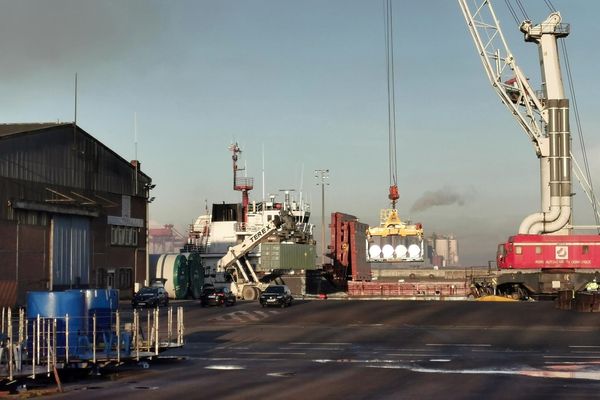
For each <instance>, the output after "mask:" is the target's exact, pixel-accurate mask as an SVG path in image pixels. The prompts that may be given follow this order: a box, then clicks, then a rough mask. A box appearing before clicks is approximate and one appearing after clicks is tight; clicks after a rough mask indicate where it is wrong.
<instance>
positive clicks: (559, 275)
mask: <svg viewBox="0 0 600 400" xmlns="http://www.w3.org/2000/svg"><path fill="white" fill-rule="evenodd" d="M458 2H459V5H460V7H461V10H462V12H463V15H464V17H465V20H466V22H467V26H468V28H469V32H470V33H471V36H472V38H473V41H474V43H475V47H476V49H477V52H478V54H479V56H480V58H481V61H482V64H483V67H484V69H485V72H486V75H487V77H488V79H489V81H490V83H491V85H492V87H493V88H494V90H495V91H496V94H497V95H498V96H499V97H500V99H501V101H502V103H503V104H504V105H505V106H506V107H507V108H508V109H509V111H510V112H511V114H512V115H513V116H514V117H515V119H516V120H517V122H518V123H519V125H520V126H521V128H523V130H524V131H525V133H526V134H527V135H528V136H529V138H530V139H531V141H532V142H533V146H534V150H535V153H536V156H537V157H538V159H539V161H540V172H541V174H540V176H541V210H540V212H536V213H533V214H531V215H529V216H527V217H525V218H524V219H523V221H522V222H521V225H520V227H519V231H518V234H516V235H514V236H511V237H509V239H508V241H507V242H505V243H501V244H500V245H499V246H498V252H497V255H496V261H497V265H498V269H499V270H500V273H499V275H498V276H497V277H496V280H495V282H496V283H495V286H496V287H495V289H497V291H498V293H502V294H505V295H511V296H513V297H519V298H526V297H531V296H533V297H535V296H545V295H555V294H556V293H557V292H558V291H559V290H564V289H573V290H581V289H583V288H584V287H585V285H586V284H587V283H589V282H591V281H594V279H598V278H599V277H600V236H599V235H595V234H574V233H573V230H574V229H599V228H600V212H599V210H600V205H599V204H598V200H597V198H596V196H595V195H594V191H593V187H592V185H591V182H592V181H591V178H590V175H589V168H588V167H587V158H586V157H585V148H583V154H584V170H585V171H586V173H585V174H584V173H583V171H584V170H582V169H581V168H580V166H579V164H578V163H577V162H576V160H575V159H574V158H573V155H572V153H571V132H570V126H569V118H570V116H569V113H570V104H569V99H567V97H566V96H565V90H564V87H563V78H562V72H561V63H560V60H559V47H558V39H560V38H565V37H566V36H568V35H569V33H570V26H569V25H568V24H565V23H563V22H562V19H561V15H560V13H559V12H557V11H554V10H552V12H551V13H550V15H549V16H548V18H546V20H545V21H543V22H542V23H540V24H538V25H535V24H533V23H532V22H531V21H529V20H525V21H524V22H522V23H521V25H520V31H521V32H522V33H523V34H524V38H525V41H526V42H528V43H535V44H536V45H537V47H538V50H539V57H540V65H541V74H542V90H541V92H538V91H535V90H534V89H533V88H532V86H531V84H530V83H529V80H528V79H527V77H526V75H525V73H524V72H523V71H522V70H521V69H520V68H519V65H518V64H517V62H516V60H515V57H514V55H513V53H512V52H511V51H510V49H509V47H508V45H507V42H506V40H505V38H504V35H503V33H502V30H501V29H500V24H499V22H498V19H497V17H496V14H495V11H494V8H493V6H492V2H491V1H490V0H476V1H472V0H469V1H468V0H458ZM547 4H548V3H547ZM515 17H516V16H515ZM566 61H567V64H566V65H567V68H569V66H568V60H566ZM576 111H577V110H576V109H575V112H576ZM582 147H583V146H582ZM571 172H574V173H575V175H576V176H577V178H578V180H579V182H580V183H581V186H582V187H583V189H584V191H585V193H586V195H587V197H588V199H589V200H590V202H591V203H592V208H593V210H594V216H595V218H596V225H591V226H574V225H573V223H572V208H573V206H572V202H571V197H572V188H571V185H572V178H571ZM474 285H475V287H476V288H478V289H479V292H480V293H481V294H487V293H486V291H487V290H486V288H485V287H484V286H485V283H484V282H483V281H482V282H474ZM478 285H480V287H477V286H478Z"/></svg>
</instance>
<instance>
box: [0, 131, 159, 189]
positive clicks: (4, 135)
mask: <svg viewBox="0 0 600 400" xmlns="http://www.w3.org/2000/svg"><path fill="white" fill-rule="evenodd" d="M57 127H73V122H28V123H12V124H0V139H2V138H8V137H10V136H13V135H27V134H31V133H36V132H38V131H42V130H45V129H48V130H51V128H57ZM77 131H78V132H79V133H80V134H84V135H87V136H89V137H90V138H92V140H94V141H96V142H98V143H99V144H100V145H101V146H103V147H104V148H106V149H107V150H108V151H109V152H111V153H112V154H114V155H115V156H116V157H117V158H119V159H121V160H122V161H123V162H124V163H126V164H128V165H129V166H130V167H131V168H135V167H134V166H133V165H132V164H131V163H130V162H129V161H127V160H125V159H124V158H123V157H121V156H120V155H119V154H118V153H117V152H115V151H114V150H112V149H111V148H110V147H108V146H106V145H105V144H104V143H102V142H100V141H99V140H98V139H96V138H95V137H93V136H92V135H90V134H89V133H87V132H86V131H84V130H83V129H81V127H79V126H77ZM138 173H140V174H141V175H143V176H145V177H146V178H148V179H149V180H152V179H151V178H150V177H149V176H148V175H146V174H145V173H144V172H142V171H139V170H138Z"/></svg>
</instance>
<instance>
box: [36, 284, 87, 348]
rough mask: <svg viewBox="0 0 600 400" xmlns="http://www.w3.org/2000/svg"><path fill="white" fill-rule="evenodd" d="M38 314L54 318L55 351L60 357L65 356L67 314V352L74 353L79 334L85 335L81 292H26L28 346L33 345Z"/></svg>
mask: <svg viewBox="0 0 600 400" xmlns="http://www.w3.org/2000/svg"><path fill="white" fill-rule="evenodd" d="M38 315H39V316H40V317H41V318H44V319H46V318H56V346H57V349H56V353H57V355H58V356H60V357H64V356H65V349H66V343H67V341H66V332H67V325H66V323H65V317H66V316H67V315H68V316H69V354H70V355H71V354H76V353H77V344H78V340H79V336H81V335H85V326H84V324H83V321H84V318H83V316H84V296H83V293H81V292H79V291H76V290H73V291H66V292H27V319H28V320H29V326H30V327H31V328H30V335H29V340H28V348H32V345H33V342H32V340H33V335H32V333H33V323H34V321H35V320H36V319H37V316H38Z"/></svg>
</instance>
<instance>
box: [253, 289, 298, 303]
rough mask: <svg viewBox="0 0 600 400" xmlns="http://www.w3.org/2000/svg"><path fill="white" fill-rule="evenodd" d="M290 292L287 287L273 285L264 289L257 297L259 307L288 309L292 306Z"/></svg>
mask: <svg viewBox="0 0 600 400" xmlns="http://www.w3.org/2000/svg"><path fill="white" fill-rule="evenodd" d="M293 300H294V298H293V297H292V291H291V290H290V288H289V287H287V285H273V286H269V287H267V288H266V289H265V291H264V292H262V293H261V295H260V297H259V301H260V305H261V306H263V307H266V306H279V307H282V308H283V307H289V306H291V305H292V301H293Z"/></svg>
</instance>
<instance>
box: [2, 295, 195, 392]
mask: <svg viewBox="0 0 600 400" xmlns="http://www.w3.org/2000/svg"><path fill="white" fill-rule="evenodd" d="M161 311H162V312H161ZM165 313H166V320H165V319H164V314H165ZM161 314H162V315H163V317H162V319H161ZM103 317H104V318H105V316H103ZM72 318H74V317H70V316H69V315H66V316H65V317H56V318H43V317H40V316H39V315H38V316H37V317H35V318H26V317H25V310H24V309H19V310H18V317H17V316H16V315H15V314H14V313H13V312H12V310H11V309H10V308H2V314H1V320H0V332H1V333H0V380H8V381H12V380H13V379H17V378H24V377H28V378H32V379H35V378H36V376H41V375H44V376H50V375H51V374H53V373H54V374H56V373H57V371H58V370H61V369H66V368H95V367H96V368H102V367H106V366H108V365H117V366H118V365H121V364H123V363H125V362H128V361H140V360H144V359H151V358H153V357H156V356H158V355H159V354H160V353H162V352H164V351H166V350H170V349H175V348H181V347H183V344H184V340H183V334H184V323H183V308H182V307H177V308H176V309H175V312H174V310H173V308H172V307H169V308H167V309H165V310H160V309H159V308H155V309H147V310H137V309H134V310H133V312H128V313H121V312H120V311H118V310H117V311H115V312H113V313H111V315H110V321H111V323H110V327H111V328H110V330H106V329H102V330H101V329H98V326H99V324H98V320H99V319H100V318H102V317H100V316H96V314H93V315H92V316H91V317H90V318H89V320H88V321H87V322H89V326H91V329H90V331H89V332H87V333H82V332H69V319H72ZM77 318H81V319H87V318H86V317H77ZM90 320H91V321H90ZM74 342H75V343H76V345H75V346H73V345H72V343H74ZM12 343H14V344H12ZM73 347H75V348H73Z"/></svg>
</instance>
